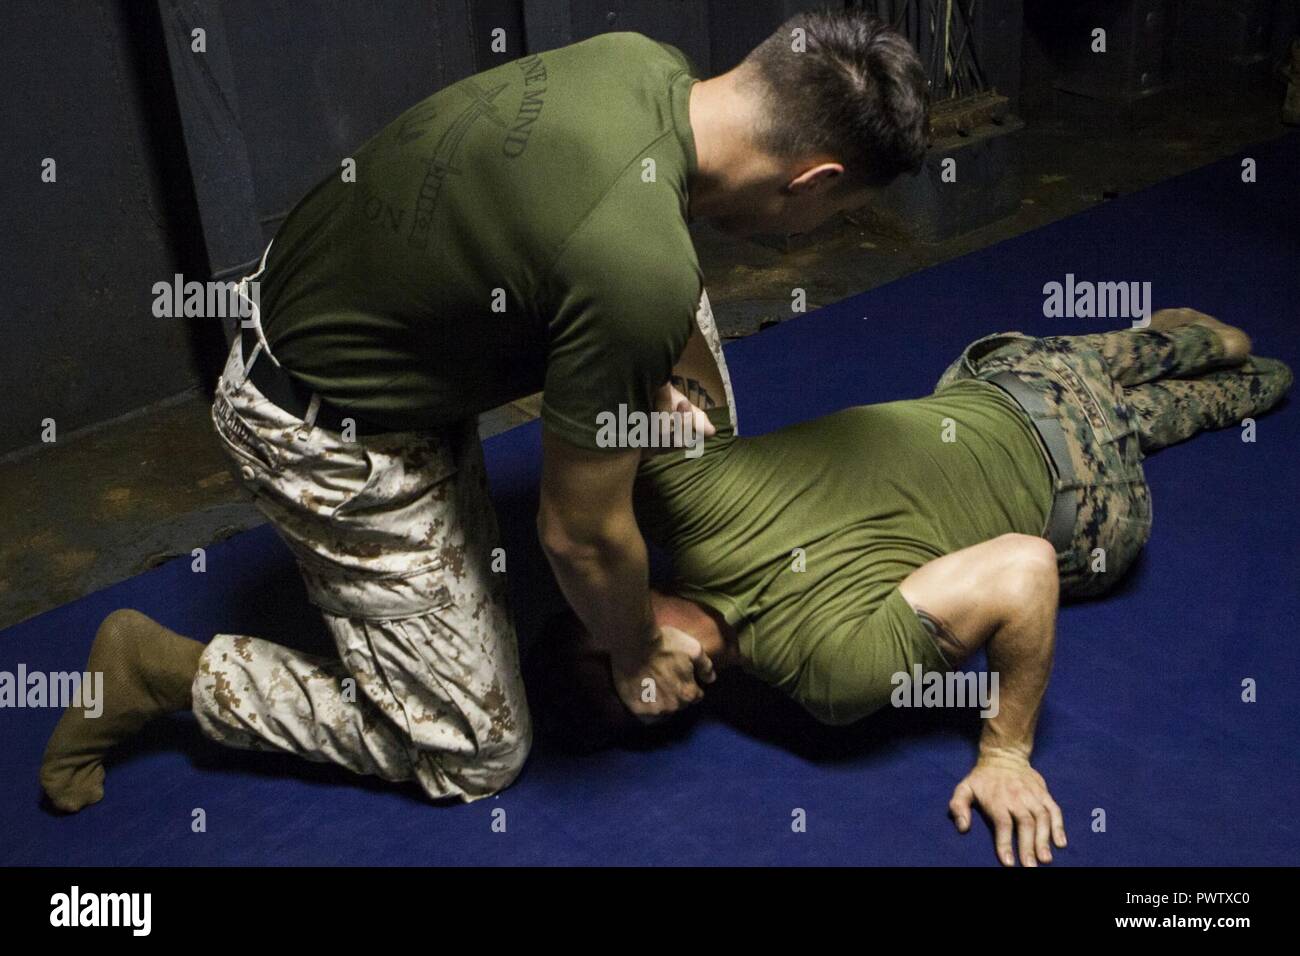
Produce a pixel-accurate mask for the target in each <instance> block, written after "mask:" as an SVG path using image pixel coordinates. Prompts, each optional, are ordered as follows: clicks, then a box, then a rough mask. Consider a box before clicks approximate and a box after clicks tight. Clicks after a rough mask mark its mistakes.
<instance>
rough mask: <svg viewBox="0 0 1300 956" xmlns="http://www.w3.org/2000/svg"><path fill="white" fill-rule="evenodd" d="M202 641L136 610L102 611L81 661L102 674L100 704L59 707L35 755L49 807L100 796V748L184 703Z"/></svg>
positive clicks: (74, 807)
mask: <svg viewBox="0 0 1300 956" xmlns="http://www.w3.org/2000/svg"><path fill="white" fill-rule="evenodd" d="M203 648H204V645H203V644H200V643H199V642H198V641H192V640H190V639H189V638H188V637H182V636H181V635H179V634H177V633H175V632H174V631H169V630H168V629H167V628H165V627H163V626H162V625H161V624H159V623H158V622H157V621H153V620H150V619H149V618H147V617H145V616H144V615H143V614H141V613H140V612H139V611H130V610H121V611H114V612H113V613H112V614H110V615H109V616H108V617H106V618H104V622H103V623H102V624H100V626H99V631H98V632H97V633H96V634H95V642H94V644H92V645H91V648H90V660H88V661H87V662H86V670H87V671H88V672H90V673H92V674H95V673H102V674H103V675H104V685H103V698H104V699H103V707H102V711H101V712H100V713H99V715H98V716H94V717H92V716H89V715H87V713H86V711H85V709H84V708H82V707H69V708H68V709H67V710H65V711H64V712H63V717H62V718H60V720H59V723H58V726H56V727H55V728H54V733H53V734H52V735H51V736H50V742H49V744H47V745H46V747H45V756H44V758H43V759H42V760H41V787H42V788H44V790H45V793H46V795H48V796H49V798H50V801H51V802H52V803H53V804H54V805H55V806H56V807H58V808H59V809H60V810H63V811H66V812H68V813H76V812H77V811H78V810H80V809H81V808H82V807H85V806H89V805H90V804H92V803H96V802H98V801H99V800H101V799H103V796H104V755H105V754H106V753H107V752H108V750H109V749H110V748H112V747H113V746H115V745H116V744H119V743H121V742H122V741H123V740H126V739H127V738H128V737H131V736H133V735H134V734H136V733H138V732H139V731H140V728H142V727H143V726H144V725H145V724H146V723H148V722H149V721H150V720H152V719H153V718H154V717H158V716H161V715H162V714H167V713H171V712H172V711H177V710H184V709H186V708H187V707H189V706H190V684H191V683H192V682H193V680H194V674H195V673H196V672H197V670H198V667H199V656H200V655H201V654H202V653H203Z"/></svg>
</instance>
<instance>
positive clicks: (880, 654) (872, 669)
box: [793, 588, 951, 724]
mask: <svg viewBox="0 0 1300 956" xmlns="http://www.w3.org/2000/svg"><path fill="white" fill-rule="evenodd" d="M917 664H919V665H920V666H921V671H922V673H931V672H935V673H941V674H943V673H947V672H948V671H949V670H951V668H950V667H949V666H948V664H947V662H946V661H944V659H943V655H942V654H940V653H939V649H938V647H937V646H936V645H935V643H934V640H933V638H932V637H931V636H930V632H929V631H928V630H926V627H925V625H924V624H922V623H921V619H920V618H919V617H917V615H916V612H915V611H914V610H912V606H911V605H910V604H908V603H907V599H906V598H904V597H903V593H902V592H901V591H899V590H898V589H897V588H895V589H894V590H893V591H891V592H890V593H889V596H888V597H887V598H885V601H884V603H882V604H881V605H880V606H879V607H878V608H876V610H875V611H873V612H872V613H871V614H869V615H867V616H866V617H858V618H853V619H852V620H849V621H844V622H841V623H839V624H835V625H833V626H832V627H830V629H829V630H828V631H827V632H826V633H824V634H822V635H820V636H819V637H818V638H816V644H815V645H814V646H813V648H812V651H811V653H810V654H809V655H808V658H807V659H806V660H805V662H804V666H803V669H802V671H801V672H800V674H799V679H798V682H797V684H796V685H795V687H794V692H793V696H794V698H795V699H796V700H797V701H798V702H799V703H800V704H802V705H803V707H804V708H805V709H806V710H807V711H808V712H809V713H811V714H812V715H813V716H814V717H816V718H817V719H818V720H820V721H821V722H822V723H825V724H851V723H853V722H854V721H856V720H860V719H861V718H863V717H866V716H867V715H869V714H871V713H873V712H875V711H877V710H879V709H880V708H881V707H883V706H885V704H887V703H889V699H890V696H891V695H892V694H893V692H894V689H895V687H896V686H897V684H896V682H895V679H894V675H895V674H900V673H902V674H907V675H908V677H909V679H910V678H911V677H912V675H913V668H914V667H915V666H916V665H917Z"/></svg>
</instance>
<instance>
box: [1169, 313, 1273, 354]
mask: <svg viewBox="0 0 1300 956" xmlns="http://www.w3.org/2000/svg"><path fill="white" fill-rule="evenodd" d="M1184 325H1202V326H1204V327H1205V328H1207V329H1210V330H1211V331H1213V332H1214V333H1215V334H1217V335H1218V336H1219V341H1220V342H1222V343H1223V351H1224V357H1225V358H1226V359H1228V361H1230V362H1233V363H1240V362H1244V361H1246V359H1247V358H1248V357H1249V356H1250V336H1249V335H1247V334H1246V333H1245V332H1243V331H1242V330H1241V329H1239V328H1237V327H1236V326H1235V325H1228V323H1226V322H1220V321H1219V320H1218V319H1216V318H1214V316H1211V315H1206V314H1205V313H1204V312H1197V311H1196V310H1195V309H1161V310H1159V311H1158V312H1153V313H1152V315H1151V324H1150V325H1149V326H1148V328H1151V329H1154V330H1155V331H1157V332H1168V331H1169V330H1170V329H1176V328H1179V327H1180V326H1184Z"/></svg>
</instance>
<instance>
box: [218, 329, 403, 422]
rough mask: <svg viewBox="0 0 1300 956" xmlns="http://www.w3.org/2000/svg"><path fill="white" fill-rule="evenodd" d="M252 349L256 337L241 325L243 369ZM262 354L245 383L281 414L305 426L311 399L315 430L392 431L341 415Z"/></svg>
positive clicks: (250, 330) (259, 354) (240, 338)
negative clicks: (297, 420) (250, 384)
mask: <svg viewBox="0 0 1300 956" xmlns="http://www.w3.org/2000/svg"><path fill="white" fill-rule="evenodd" d="M256 347H257V333H256V332H255V331H254V330H253V329H251V328H248V327H247V326H244V325H242V324H241V326H240V329H239V348H240V350H241V351H242V353H243V361H244V364H245V367H247V364H248V357H249V356H250V355H252V354H253V350H254V349H255V348H256ZM265 351H266V350H265V349H263V350H262V351H261V352H259V353H258V355H257V361H255V362H254V363H253V368H252V371H250V372H249V373H248V380H249V381H250V382H252V383H253V385H254V386H256V388H257V390H258V391H259V392H261V393H262V395H263V396H264V397H265V398H266V399H267V400H268V401H270V402H271V403H272V404H273V405H275V406H276V407H277V408H279V409H280V410H281V411H284V412H288V413H289V414H290V415H292V416H293V417H294V418H298V419H301V420H302V421H304V422H305V421H307V416H308V413H309V412H310V411H311V404H312V399H313V398H315V399H316V401H317V406H316V417H315V418H314V419H312V422H311V424H312V425H314V426H316V427H317V428H323V429H325V430H326V431H330V432H335V433H336V434H342V433H343V432H344V430H345V429H346V428H347V427H348V426H349V425H351V427H352V432H353V433H354V434H357V435H378V434H381V433H383V432H390V431H392V430H393V429H391V428H383V427H381V426H379V425H375V424H373V423H369V422H366V421H365V420H364V419H362V418H358V417H357V416H356V415H355V414H353V413H352V412H345V411H343V409H341V408H339V407H338V406H336V405H332V404H330V403H329V402H327V401H325V399H323V398H321V397H320V396H318V395H317V394H316V393H315V392H313V391H312V390H311V389H310V388H308V387H307V386H305V385H303V384H302V383H301V382H299V381H298V380H297V379H295V378H294V377H293V376H292V375H290V374H289V373H288V372H286V371H285V370H284V369H282V368H281V367H280V366H278V365H276V364H275V362H273V361H272V360H271V357H270V356H268V355H266V354H265Z"/></svg>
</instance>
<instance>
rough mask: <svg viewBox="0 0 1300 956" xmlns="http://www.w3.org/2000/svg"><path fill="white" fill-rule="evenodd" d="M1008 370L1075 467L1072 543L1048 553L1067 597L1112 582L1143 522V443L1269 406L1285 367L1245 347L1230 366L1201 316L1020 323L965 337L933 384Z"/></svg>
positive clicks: (1147, 514)
mask: <svg viewBox="0 0 1300 956" xmlns="http://www.w3.org/2000/svg"><path fill="white" fill-rule="evenodd" d="M1003 371H1009V372H1013V373H1014V374H1016V375H1017V376H1018V377H1019V378H1020V379H1021V380H1023V381H1024V382H1026V383H1028V384H1029V385H1030V386H1031V387H1032V388H1034V390H1035V391H1036V392H1037V393H1038V394H1039V395H1040V396H1041V398H1042V399H1043V400H1044V402H1045V403H1046V405H1047V408H1048V410H1049V411H1050V412H1051V413H1053V414H1054V415H1055V417H1056V419H1057V420H1058V421H1059V422H1060V424H1061V427H1062V429H1063V430H1064V432H1065V439H1066V446H1067V448H1068V451H1069V455H1070V460H1071V464H1072V466H1073V469H1074V477H1073V478H1072V479H1070V480H1063V479H1062V478H1061V476H1059V475H1054V476H1053V479H1054V483H1055V490H1056V491H1057V492H1058V493H1059V492H1073V494H1074V496H1075V504H1076V509H1077V510H1076V514H1077V517H1076V520H1075V529H1074V535H1073V540H1072V541H1071V544H1070V547H1069V548H1068V549H1067V550H1066V551H1064V552H1060V553H1058V554H1057V562H1058V565H1059V568H1060V572H1061V591H1062V594H1063V595H1065V596H1067V597H1089V596H1093V595H1097V594H1101V593H1102V592H1104V591H1106V590H1107V589H1108V588H1109V587H1111V586H1112V585H1113V584H1114V583H1116V582H1118V581H1119V579H1120V577H1121V576H1122V575H1123V573H1124V571H1125V570H1126V569H1127V568H1128V567H1129V565H1131V564H1132V563H1133V560H1134V559H1135V558H1136V557H1137V555H1138V553H1139V552H1140V551H1141V550H1142V547H1143V546H1144V545H1145V544H1146V541H1147V538H1148V537H1149V535H1150V532H1151V514H1152V512H1151V493H1150V491H1149V489H1148V488H1147V483H1146V478H1145V476H1144V474H1143V471H1142V461H1143V459H1144V457H1145V455H1146V453H1148V452H1153V451H1156V450H1158V449H1161V448H1164V447H1166V446H1168V445H1172V444H1174V443H1176V442H1180V441H1184V440H1186V439H1188V438H1191V437H1192V436H1193V435H1195V434H1196V433H1197V432H1201V431H1205V430H1207V429H1211V428H1223V427H1226V426H1228V425H1232V424H1235V423H1239V422H1241V421H1242V420H1243V419H1245V418H1249V417H1251V416H1254V415H1258V414H1261V413H1263V412H1265V411H1267V410H1268V409H1270V408H1272V407H1273V406H1274V405H1276V404H1277V403H1278V402H1279V401H1281V399H1282V397H1283V396H1284V395H1285V394H1286V391H1287V389H1288V388H1290V386H1291V382H1292V376H1291V371H1290V369H1288V368H1287V366H1286V365H1284V364H1283V363H1281V362H1278V361H1276V360H1273V359H1266V358H1259V357H1255V356H1251V357H1250V358H1248V359H1247V360H1246V361H1245V362H1244V363H1242V364H1237V365H1233V364H1232V363H1231V362H1230V361H1229V360H1227V359H1226V358H1225V356H1224V352H1223V348H1222V345H1221V344H1220V341H1219V339H1218V337H1217V336H1216V335H1214V334H1213V333H1211V332H1210V331H1209V330H1208V329H1206V328H1204V327H1202V326H1198V325H1187V326H1181V327H1178V328H1173V329H1169V330H1167V331H1156V330H1152V329H1126V330H1123V331H1119V332H1108V333H1100V334H1094V335H1075V336H1052V337H1048V338H1032V337H1030V336H1027V335H1023V334H1021V333H1019V332H1008V333H1003V334H999V335H992V336H988V337H987V338H983V339H980V340H979V341H977V342H975V343H973V344H972V345H970V346H969V347H968V348H967V349H966V351H965V352H964V353H963V354H962V356H961V357H960V358H959V359H957V361H956V362H954V363H953V364H952V365H951V366H949V367H948V370H947V371H946V372H944V374H943V376H942V378H940V380H939V384H938V386H937V388H936V391H941V390H942V389H943V388H944V386H946V385H948V384H949V383H951V382H953V381H956V380H958V379H963V378H989V377H991V376H993V375H995V374H997V373H998V372H1003Z"/></svg>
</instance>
